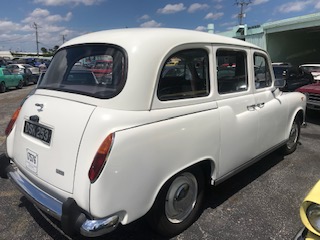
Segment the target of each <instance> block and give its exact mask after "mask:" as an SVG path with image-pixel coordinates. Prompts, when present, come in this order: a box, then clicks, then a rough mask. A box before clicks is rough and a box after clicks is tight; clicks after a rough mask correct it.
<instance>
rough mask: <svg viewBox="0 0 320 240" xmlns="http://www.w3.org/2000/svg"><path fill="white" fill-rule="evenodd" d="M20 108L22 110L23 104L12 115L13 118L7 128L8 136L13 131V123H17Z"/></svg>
mask: <svg viewBox="0 0 320 240" xmlns="http://www.w3.org/2000/svg"><path fill="white" fill-rule="evenodd" d="M20 110H21V106H20V107H19V108H18V109H17V110H16V111H15V112H14V113H13V115H12V117H11V120H10V122H9V123H8V126H7V128H6V130H5V134H6V136H8V135H9V134H10V133H11V131H12V128H13V125H14V124H15V122H16V120H17V118H18V116H19V113H20Z"/></svg>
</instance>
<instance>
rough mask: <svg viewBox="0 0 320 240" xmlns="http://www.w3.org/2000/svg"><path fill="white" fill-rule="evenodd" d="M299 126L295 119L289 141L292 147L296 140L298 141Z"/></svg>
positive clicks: (290, 147) (288, 144)
mask: <svg viewBox="0 0 320 240" xmlns="http://www.w3.org/2000/svg"><path fill="white" fill-rule="evenodd" d="M298 135H299V128H298V124H297V123H296V122H295V121H294V122H293V124H292V127H291V130H290V135H289V140H288V143H287V147H288V148H289V149H292V148H293V147H294V145H295V144H296V142H297V141H298Z"/></svg>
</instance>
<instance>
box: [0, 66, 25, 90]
mask: <svg viewBox="0 0 320 240" xmlns="http://www.w3.org/2000/svg"><path fill="white" fill-rule="evenodd" d="M22 86H23V77H22V75H18V74H12V73H11V72H10V71H9V70H8V69H6V68H0V93H3V92H5V91H6V89H7V88H10V87H16V88H22Z"/></svg>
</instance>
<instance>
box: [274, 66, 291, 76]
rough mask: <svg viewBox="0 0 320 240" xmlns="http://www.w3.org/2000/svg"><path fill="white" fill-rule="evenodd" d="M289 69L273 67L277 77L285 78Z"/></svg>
mask: <svg viewBox="0 0 320 240" xmlns="http://www.w3.org/2000/svg"><path fill="white" fill-rule="evenodd" d="M287 70H288V69H287V68H285V67H273V72H274V75H275V77H276V78H283V77H284V75H285V74H286V72H287Z"/></svg>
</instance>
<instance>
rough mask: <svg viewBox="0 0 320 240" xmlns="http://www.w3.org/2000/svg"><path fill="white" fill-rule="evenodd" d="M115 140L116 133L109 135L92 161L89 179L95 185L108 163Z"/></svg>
mask: <svg viewBox="0 0 320 240" xmlns="http://www.w3.org/2000/svg"><path fill="white" fill-rule="evenodd" d="M113 140H114V133H111V134H109V135H108V136H107V137H106V138H105V140H104V141H103V142H102V144H101V145H100V147H99V149H98V151H97V153H96V155H95V156H94V159H93V161H92V164H91V167H90V170H89V174H88V175H89V179H90V181H91V183H94V182H95V181H96V180H97V178H98V177H99V175H100V173H101V171H102V169H103V167H104V165H105V164H106V162H107V159H108V156H109V153H110V150H111V147H112V143H113Z"/></svg>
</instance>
